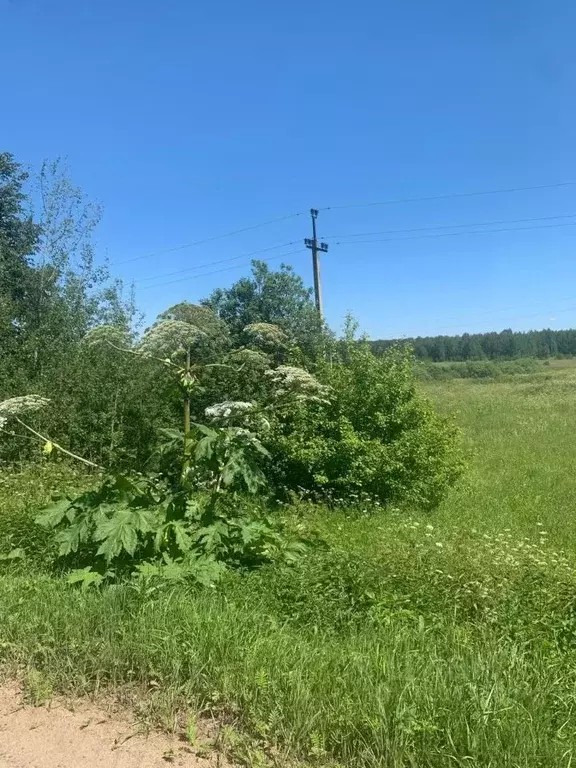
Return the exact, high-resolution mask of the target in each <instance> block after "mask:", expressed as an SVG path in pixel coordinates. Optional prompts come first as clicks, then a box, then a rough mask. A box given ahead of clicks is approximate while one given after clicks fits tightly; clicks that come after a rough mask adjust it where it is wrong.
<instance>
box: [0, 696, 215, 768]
mask: <svg viewBox="0 0 576 768" xmlns="http://www.w3.org/2000/svg"><path fill="white" fill-rule="evenodd" d="M198 752H201V754H200V755H199V754H198ZM171 765H172V766H180V768H216V766H221V768H224V767H225V766H226V765H229V763H226V761H225V760H224V759H223V757H222V756H220V755H218V754H216V753H214V752H206V753H205V754H204V753H202V750H199V749H198V748H195V747H194V746H191V745H189V744H187V743H186V742H185V741H183V740H182V739H179V738H177V737H171V736H169V735H166V734H162V733H149V734H146V733H144V732H143V730H142V728H141V727H140V726H139V724H138V723H136V722H134V720H133V719H131V718H130V715H129V714H128V713H126V712H124V711H116V708H115V707H111V706H106V705H104V706H99V705H98V704H95V703H92V702H90V701H86V700H81V701H74V702H69V701H65V700H62V699H57V698H56V699H52V700H51V701H50V702H49V703H48V704H46V705H43V706H40V707H35V706H32V705H30V704H26V703H25V701H24V700H23V697H22V692H21V690H20V688H19V687H18V686H17V685H16V684H13V683H9V684H5V685H1V686H0V768H168V767H169V766H171Z"/></svg>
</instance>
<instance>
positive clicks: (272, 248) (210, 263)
mask: <svg viewBox="0 0 576 768" xmlns="http://www.w3.org/2000/svg"><path fill="white" fill-rule="evenodd" d="M297 242H298V240H291V241H290V242H288V243H282V244H281V245H271V246H270V247H269V248H260V249H259V250H257V251H251V252H250V253H243V254H242V255H241V256H231V257H230V258H228V259H219V260H218V261H208V262H205V263H204V264H196V265H195V266H193V267H186V268H185V269H177V270H175V271H174V272H163V273H162V274H161V275H153V276H152V277H142V278H140V279H139V280H134V282H135V283H143V282H146V281H147V280H159V279H160V278H162V277H172V275H181V274H184V273H185V272H193V271H194V270H195V269H203V268H204V267H212V266H214V265H216V264H224V263H225V262H227V261H236V260H237V259H247V258H248V257H249V256H256V255H258V254H259V253H267V252H268V251H275V250H276V249H277V248H287V247H288V246H289V245H294V244H295V243H297Z"/></svg>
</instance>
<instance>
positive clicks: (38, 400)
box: [0, 395, 50, 421]
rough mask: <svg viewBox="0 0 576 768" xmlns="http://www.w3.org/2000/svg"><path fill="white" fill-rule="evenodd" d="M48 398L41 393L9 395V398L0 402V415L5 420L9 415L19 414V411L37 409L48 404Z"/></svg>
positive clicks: (25, 411)
mask: <svg viewBox="0 0 576 768" xmlns="http://www.w3.org/2000/svg"><path fill="white" fill-rule="evenodd" d="M49 402H50V400H48V398H47V397H42V396H41V395H22V396H21V397H11V398H10V399H9V400H3V401H2V402H0V417H2V418H3V419H4V421H6V420H7V419H8V417H9V416H19V415H20V414H21V413H29V412H31V411H39V410H40V409H41V408H45V407H46V406H47V405H48V404H49Z"/></svg>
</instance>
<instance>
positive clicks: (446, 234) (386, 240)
mask: <svg viewBox="0 0 576 768" xmlns="http://www.w3.org/2000/svg"><path fill="white" fill-rule="evenodd" d="M574 226H576V221H570V222H566V223H564V224H540V225H535V226H533V227H501V228H500V229H478V230H472V231H471V232H439V233H435V234H432V235H414V236H410V237H386V238H384V239H378V240H339V241H338V242H336V243H332V245H365V244H367V243H392V242H396V243H397V242H402V241H404V240H425V239H427V238H435V237H462V236H464V235H493V234H496V233H498V232H525V231H526V230H529V229H554V228H556V227H574Z"/></svg>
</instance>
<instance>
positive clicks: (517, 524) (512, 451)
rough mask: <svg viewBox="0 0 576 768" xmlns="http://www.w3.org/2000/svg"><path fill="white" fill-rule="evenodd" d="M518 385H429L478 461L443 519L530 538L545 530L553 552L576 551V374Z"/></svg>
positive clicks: (449, 502)
mask: <svg viewBox="0 0 576 768" xmlns="http://www.w3.org/2000/svg"><path fill="white" fill-rule="evenodd" d="M517 379H518V380H515V381H512V382H490V383H483V382H474V381H471V380H451V381H445V382H442V384H435V385H431V384H430V385H428V387H427V388H428V390H429V392H430V393H431V394H432V396H433V398H434V400H435V401H436V402H437V403H438V405H439V406H440V407H441V408H442V409H443V410H444V411H446V412H448V413H451V414H454V415H455V417H456V419H457V421H458V423H459V424H460V425H461V427H462V428H463V430H464V434H465V439H466V443H467V446H468V450H469V453H470V456H471V458H470V468H469V471H468V472H467V474H466V475H465V477H464V479H463V480H462V482H461V483H460V484H459V486H458V488H457V489H456V490H455V491H452V492H451V493H450V495H449V496H448V498H447V499H446V501H445V502H444V503H443V504H442V506H441V508H440V510H439V511H438V513H437V514H436V518H437V520H438V522H439V523H446V524H454V523H456V524H459V525H462V526H474V527H480V528H482V529H489V530H492V531H494V530H500V531H501V530H503V529H504V528H510V529H512V531H514V532H515V533H517V534H518V535H528V536H534V535H536V534H537V533H538V530H537V529H538V526H537V523H542V524H543V526H544V529H545V530H546V531H548V533H549V540H550V542H551V543H552V544H553V545H554V546H556V547H561V548H563V549H570V550H576V513H575V507H574V499H575V498H576V472H575V471H574V468H575V466H576V439H575V436H576V371H575V370H574V369H566V370H558V371H554V372H550V373H547V374H540V375H538V376H527V377H517Z"/></svg>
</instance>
